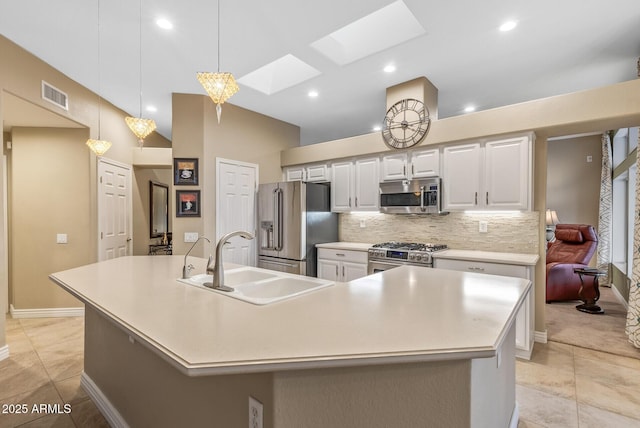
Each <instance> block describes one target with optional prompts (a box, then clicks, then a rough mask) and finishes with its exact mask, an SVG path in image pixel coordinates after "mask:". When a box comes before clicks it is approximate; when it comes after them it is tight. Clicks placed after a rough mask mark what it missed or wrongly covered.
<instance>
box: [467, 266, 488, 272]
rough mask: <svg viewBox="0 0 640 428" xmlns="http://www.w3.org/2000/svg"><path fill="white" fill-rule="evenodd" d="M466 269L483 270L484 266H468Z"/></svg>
mask: <svg viewBox="0 0 640 428" xmlns="http://www.w3.org/2000/svg"><path fill="white" fill-rule="evenodd" d="M467 269H468V270H472V271H475V272H484V268H481V267H475V266H469V267H468V268H467Z"/></svg>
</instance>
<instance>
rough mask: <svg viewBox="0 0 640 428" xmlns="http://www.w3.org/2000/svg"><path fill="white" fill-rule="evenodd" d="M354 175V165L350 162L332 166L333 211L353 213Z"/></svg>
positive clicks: (337, 163)
mask: <svg viewBox="0 0 640 428" xmlns="http://www.w3.org/2000/svg"><path fill="white" fill-rule="evenodd" d="M353 175H354V174H353V164H352V162H350V161H349V162H336V163H334V164H333V165H331V211H333V212H346V211H351V209H352V201H351V194H352V193H353V190H352V189H353Z"/></svg>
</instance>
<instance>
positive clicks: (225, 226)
mask: <svg viewBox="0 0 640 428" xmlns="http://www.w3.org/2000/svg"><path fill="white" fill-rule="evenodd" d="M216 176H217V180H216V195H217V196H216V242H217V241H218V240H219V239H220V238H221V237H222V236H223V235H225V234H227V233H229V232H234V231H237V230H244V231H246V232H250V233H252V234H254V235H255V231H256V189H257V185H258V183H257V177H258V165H255V164H249V163H246V162H239V161H233V160H228V159H220V158H216ZM256 248H257V239H255V238H254V239H251V240H247V239H244V238H241V237H239V236H236V237H233V238H231V239H230V240H229V241H228V243H227V245H225V246H224V251H223V256H222V257H223V260H224V261H225V262H231V263H237V264H241V265H245V266H255V265H256Z"/></svg>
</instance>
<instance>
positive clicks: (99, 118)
mask: <svg viewBox="0 0 640 428" xmlns="http://www.w3.org/2000/svg"><path fill="white" fill-rule="evenodd" d="M100 44H101V43H100V0H98V140H100V128H101V126H100V122H101V115H100V109H101V104H102V97H101V96H100Z"/></svg>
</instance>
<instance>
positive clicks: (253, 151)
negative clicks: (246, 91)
mask: <svg viewBox="0 0 640 428" xmlns="http://www.w3.org/2000/svg"><path fill="white" fill-rule="evenodd" d="M299 141H300V128H298V127H297V126H294V125H291V124H289V123H286V122H282V121H279V120H276V119H273V118H270V117H268V116H264V115H262V114H259V113H255V112H252V111H249V110H245V109H243V108H240V107H237V106H234V105H233V104H224V105H223V107H222V120H221V123H220V124H218V122H217V118H216V112H215V105H214V104H213V102H212V101H211V99H210V98H208V97H206V96H203V95H191V94H174V95H173V156H174V157H187V158H190V157H197V158H199V159H200V179H199V185H198V186H180V189H200V191H201V197H202V213H201V217H200V218H183V217H180V218H174V221H173V226H174V235H173V236H174V254H184V253H185V252H186V251H187V250H188V248H189V246H190V245H191V244H186V243H184V242H183V240H184V239H183V238H184V232H198V233H199V234H201V235H205V236H206V237H208V238H209V239H211V240H212V241H213V240H214V239H215V237H216V230H215V197H216V193H215V189H216V168H215V163H216V158H224V159H232V160H236V161H242V162H247V163H252V164H257V165H258V169H259V179H258V182H260V183H264V182H271V181H280V180H281V179H282V170H281V168H280V152H281V151H282V150H285V149H289V148H292V147H295V146H297V145H298V144H299ZM175 189H176V187H174V188H173V189H172V193H173V195H174V196H173V197H174V198H175ZM172 215H173V216H174V217H175V210H173V212H172ZM203 248H204V247H203V246H202V245H201V246H200V247H199V248H197V249H194V252H193V254H194V255H203V254H204V252H203Z"/></svg>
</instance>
